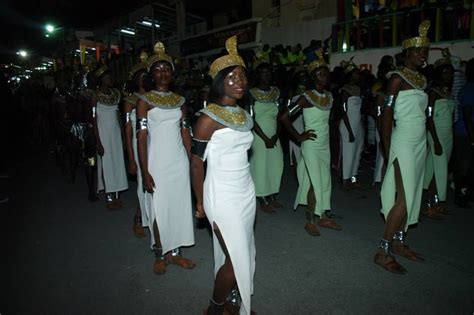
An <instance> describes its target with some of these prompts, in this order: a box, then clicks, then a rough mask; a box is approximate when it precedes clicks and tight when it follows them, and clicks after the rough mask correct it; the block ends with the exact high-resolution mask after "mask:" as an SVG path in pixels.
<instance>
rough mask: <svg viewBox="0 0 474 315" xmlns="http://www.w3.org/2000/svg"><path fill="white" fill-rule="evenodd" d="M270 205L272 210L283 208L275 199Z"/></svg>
mask: <svg viewBox="0 0 474 315" xmlns="http://www.w3.org/2000/svg"><path fill="white" fill-rule="evenodd" d="M270 205H271V206H272V207H273V208H277V209H278V208H283V204H282V203H281V202H279V201H278V200H276V199H273V200H272V202H270Z"/></svg>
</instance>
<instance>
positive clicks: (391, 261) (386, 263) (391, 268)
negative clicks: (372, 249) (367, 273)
mask: <svg viewBox="0 0 474 315" xmlns="http://www.w3.org/2000/svg"><path fill="white" fill-rule="evenodd" d="M374 263H376V264H377V265H379V266H380V267H382V268H383V269H385V270H387V271H388V272H391V273H395V274H398V275H404V274H406V273H407V270H406V269H405V268H403V266H402V265H400V264H399V263H398V262H397V261H396V260H395V258H394V257H393V256H392V255H390V254H387V253H385V251H384V250H382V249H380V250H378V251H377V253H376V254H375V256H374Z"/></svg>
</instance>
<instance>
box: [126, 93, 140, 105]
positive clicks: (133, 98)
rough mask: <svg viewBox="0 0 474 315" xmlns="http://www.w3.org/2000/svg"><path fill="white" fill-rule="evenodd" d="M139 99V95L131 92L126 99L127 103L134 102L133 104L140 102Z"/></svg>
mask: <svg viewBox="0 0 474 315" xmlns="http://www.w3.org/2000/svg"><path fill="white" fill-rule="evenodd" d="M138 100H139V98H138V96H137V95H136V94H135V93H133V94H130V95H129V96H127V97H126V98H125V101H126V102H127V103H130V104H132V105H136V104H137V103H138Z"/></svg>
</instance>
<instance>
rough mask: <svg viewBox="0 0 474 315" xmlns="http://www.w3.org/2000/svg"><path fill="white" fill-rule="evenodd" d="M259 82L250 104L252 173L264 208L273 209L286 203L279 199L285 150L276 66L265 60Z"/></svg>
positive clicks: (258, 67)
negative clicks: (274, 74) (273, 80)
mask: <svg viewBox="0 0 474 315" xmlns="http://www.w3.org/2000/svg"><path fill="white" fill-rule="evenodd" d="M255 70H256V73H257V80H258V83H257V86H256V87H254V88H252V89H250V108H251V113H252V116H253V118H254V127H253V133H254V141H253V143H252V148H251V156H250V173H251V174H252V178H253V181H254V183H255V195H256V196H257V198H258V199H259V200H260V209H261V210H263V211H265V212H268V213H271V212H274V208H281V207H282V205H281V204H280V203H279V202H278V201H277V200H276V199H275V195H276V194H278V192H279V191H280V182H281V176H282V174H283V151H282V149H281V144H280V140H279V139H278V134H279V129H280V127H279V126H280V124H279V123H278V112H279V98H280V90H279V89H278V88H277V87H275V86H270V84H271V82H272V69H271V66H270V64H268V63H266V62H264V63H261V64H260V65H258V66H257V67H256V69H255Z"/></svg>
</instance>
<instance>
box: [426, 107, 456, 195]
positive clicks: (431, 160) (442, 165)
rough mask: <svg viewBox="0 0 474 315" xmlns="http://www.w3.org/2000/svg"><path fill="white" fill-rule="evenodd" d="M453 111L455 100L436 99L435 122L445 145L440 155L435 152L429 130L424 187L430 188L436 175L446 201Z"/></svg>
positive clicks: (439, 191)
mask: <svg viewBox="0 0 474 315" xmlns="http://www.w3.org/2000/svg"><path fill="white" fill-rule="evenodd" d="M453 112H454V100H452V99H447V98H442V99H438V100H436V101H435V105H434V113H433V122H434V125H435V128H436V134H437V135H438V139H439V142H440V143H441V147H443V154H441V155H439V156H438V155H436V154H435V153H434V141H433V138H432V137H431V134H430V133H429V132H428V155H427V158H426V168H425V181H424V188H425V189H427V188H428V186H429V185H430V182H431V180H432V178H433V175H434V178H435V181H436V188H437V193H438V198H439V200H440V201H446V190H447V186H448V162H449V159H450V157H451V151H452V149H453Z"/></svg>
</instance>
